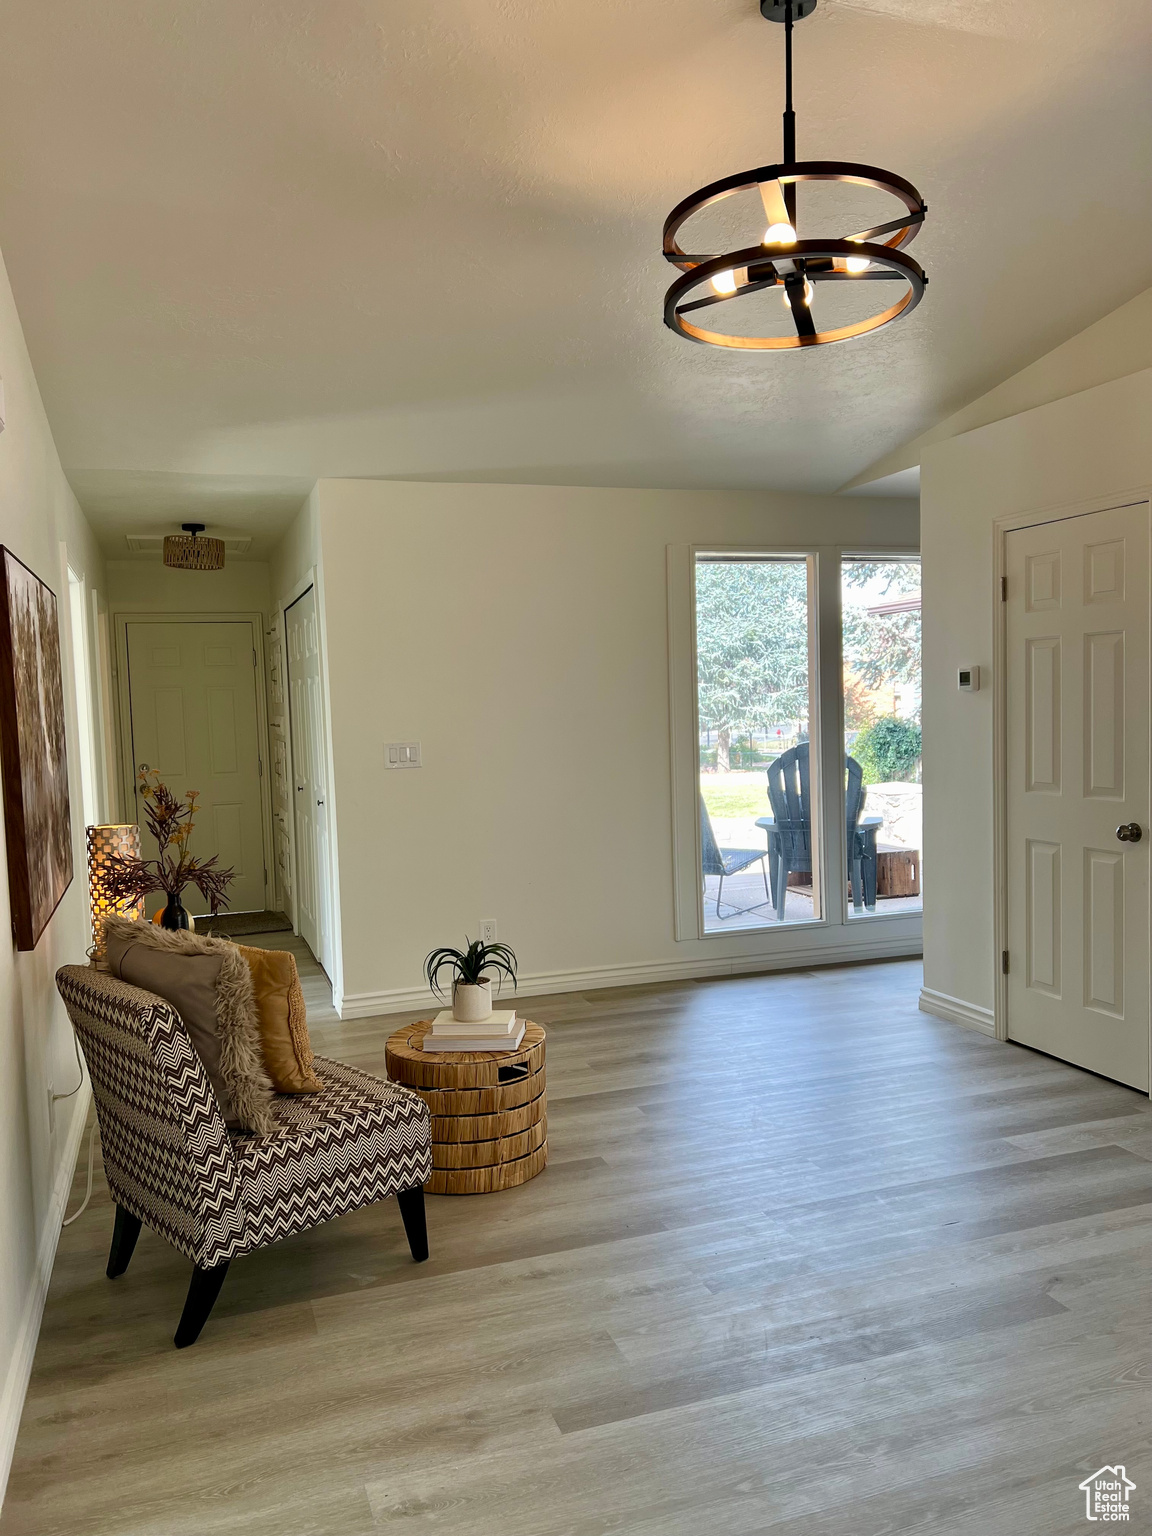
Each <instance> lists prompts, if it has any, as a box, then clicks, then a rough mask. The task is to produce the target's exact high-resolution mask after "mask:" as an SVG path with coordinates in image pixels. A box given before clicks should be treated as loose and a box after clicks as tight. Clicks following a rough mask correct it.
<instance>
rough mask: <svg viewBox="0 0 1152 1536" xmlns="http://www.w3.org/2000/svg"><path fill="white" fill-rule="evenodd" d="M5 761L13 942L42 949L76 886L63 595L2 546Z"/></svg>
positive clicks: (0, 657) (1, 751) (0, 739)
mask: <svg viewBox="0 0 1152 1536" xmlns="http://www.w3.org/2000/svg"><path fill="white" fill-rule="evenodd" d="M0 562H2V570H0V761H2V763H3V775H4V826H5V832H6V840H7V849H8V890H9V894H10V898H11V907H12V936H13V938H14V940H15V942H16V947H17V949H35V948H36V945H37V944H38V942H39V940H40V935H41V934H42V933H43V932H44V929H45V928H46V927H47V926H48V920H49V918H50V917H51V916H52V914H53V912H55V910H56V908H57V907H58V906H59V904H60V898H61V897H62V896H63V895H64V892H65V891H66V890H67V889H68V887H69V885H70V884H71V883H72V821H71V814H70V810H69V805H68V754H67V748H66V745H65V740H64V685H63V680H62V678H61V673H60V622H59V617H58V614H57V611H56V594H55V593H54V592H53V591H52V589H51V587H47V586H45V585H44V583H43V582H42V581H41V580H40V578H39V577H38V576H37V575H36V574H35V573H34V572H33V571H30V570H29V569H28V567H27V566H26V565H24V564H23V562H22V561H20V560H17V558H16V556H15V555H14V554H13V553H12V551H11V550H10V549H5V548H4V547H3V546H2V545H0Z"/></svg>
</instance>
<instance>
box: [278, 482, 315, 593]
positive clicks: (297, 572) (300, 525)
mask: <svg viewBox="0 0 1152 1536" xmlns="http://www.w3.org/2000/svg"><path fill="white" fill-rule="evenodd" d="M319 564H320V510H319V497H318V494H317V492H316V491H315V490H313V492H312V494H311V495H310V496H309V497H308V500H307V501H306V502H305V503H304V505H303V506H302V507H301V508H300V511H299V512H298V513H297V515H296V517H295V519H294V520H293V522H292V524H291V526H290V527H289V528H288V530H287V532H286V533H285V534H284V537H283V538H282V539H281V540H280V542H279V543H278V544H277V546H276V548H275V549H274V550H273V551H272V556H271V559H270V561H269V569H270V582H271V592H272V601H273V604H274V605H275V604H282V603H283V602H284V601H285V600H286V599H287V598H290V597H294V596H296V590H297V587H298V586H299V584H300V582H302V581H303V580H304V578H305V577H306V576H307V575H308V573H309V572H310V571H312V570H313V569H314V568H315V567H316V566H318V565H319Z"/></svg>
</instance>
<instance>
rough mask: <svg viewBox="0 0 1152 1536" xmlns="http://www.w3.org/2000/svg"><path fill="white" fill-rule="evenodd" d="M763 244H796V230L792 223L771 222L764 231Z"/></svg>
mask: <svg viewBox="0 0 1152 1536" xmlns="http://www.w3.org/2000/svg"><path fill="white" fill-rule="evenodd" d="M760 243H761V244H762V245H795V244H796V231H795V230H794V229H793V228H792V226H791V224H769V226H768V228H767V229H766V230H765V231H764V239H763V240H762V241H761V242H760Z"/></svg>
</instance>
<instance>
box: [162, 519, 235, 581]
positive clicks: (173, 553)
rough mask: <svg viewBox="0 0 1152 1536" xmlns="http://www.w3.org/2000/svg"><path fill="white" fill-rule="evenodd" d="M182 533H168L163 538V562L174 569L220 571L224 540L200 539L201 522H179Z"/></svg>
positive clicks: (202, 528) (221, 568)
mask: <svg viewBox="0 0 1152 1536" xmlns="http://www.w3.org/2000/svg"><path fill="white" fill-rule="evenodd" d="M180 526H181V528H183V530H184V532H183V533H170V534H168V535H167V536H166V537H165V539H164V564H165V565H169V566H171V567H172V569H173V570H174V571H222V570H223V569H224V540H223V539H201V538H199V537H198V535H199V534H201V533H203V532H204V524H203V523H181V524H180Z"/></svg>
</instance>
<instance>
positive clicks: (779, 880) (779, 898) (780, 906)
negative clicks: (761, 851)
mask: <svg viewBox="0 0 1152 1536" xmlns="http://www.w3.org/2000/svg"><path fill="white" fill-rule="evenodd" d="M787 899H788V860H787V859H780V860H778V862H777V864H776V921H777V922H778V923H782V922H783V921H784V903H785V901H787Z"/></svg>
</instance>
